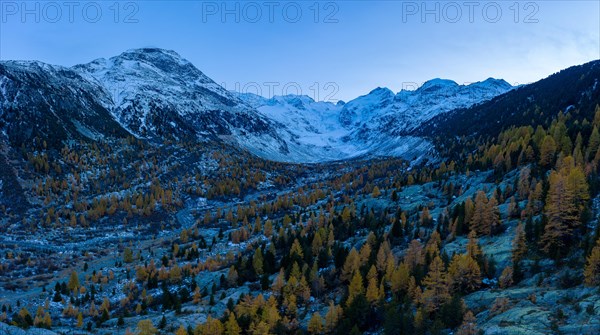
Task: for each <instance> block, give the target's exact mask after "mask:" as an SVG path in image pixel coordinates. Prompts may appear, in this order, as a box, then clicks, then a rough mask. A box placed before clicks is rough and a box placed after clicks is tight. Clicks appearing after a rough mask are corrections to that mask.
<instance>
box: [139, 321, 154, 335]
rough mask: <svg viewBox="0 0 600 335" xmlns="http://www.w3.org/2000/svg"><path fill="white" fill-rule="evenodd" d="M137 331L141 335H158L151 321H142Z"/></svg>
mask: <svg viewBox="0 0 600 335" xmlns="http://www.w3.org/2000/svg"><path fill="white" fill-rule="evenodd" d="M137 329H138V334H139V335H156V334H157V333H158V329H156V327H154V324H152V320H150V319H145V320H140V321H139V322H138V324H137Z"/></svg>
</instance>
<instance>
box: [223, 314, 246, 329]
mask: <svg viewBox="0 0 600 335" xmlns="http://www.w3.org/2000/svg"><path fill="white" fill-rule="evenodd" d="M241 333H242V328H241V327H240V325H239V324H238V322H237V320H236V319H235V315H234V314H233V313H231V312H230V313H229V317H228V318H227V321H225V333H224V334H225V335H240V334H241Z"/></svg>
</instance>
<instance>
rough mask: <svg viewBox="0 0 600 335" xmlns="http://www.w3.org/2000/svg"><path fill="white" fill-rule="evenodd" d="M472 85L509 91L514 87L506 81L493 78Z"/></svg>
mask: <svg viewBox="0 0 600 335" xmlns="http://www.w3.org/2000/svg"><path fill="white" fill-rule="evenodd" d="M471 85H476V86H486V87H502V88H506V89H509V88H511V87H512V85H511V84H509V83H508V82H507V81H506V80H504V79H496V78H492V77H490V78H488V79H486V80H484V81H479V82H476V83H473V84H471Z"/></svg>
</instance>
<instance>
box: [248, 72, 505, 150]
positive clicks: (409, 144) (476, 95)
mask: <svg viewBox="0 0 600 335" xmlns="http://www.w3.org/2000/svg"><path fill="white" fill-rule="evenodd" d="M511 88H512V86H511V85H510V84H508V83H507V82H506V81H504V80H498V79H492V78H490V79H487V80H485V81H483V82H477V83H473V84H470V85H458V84H457V83H455V82H454V81H451V80H443V79H433V80H430V81H428V82H426V83H424V84H423V85H422V86H421V87H420V88H419V89H417V90H414V91H406V90H403V91H401V92H399V93H398V94H394V92H392V91H391V90H389V89H388V88H376V89H374V90H373V91H371V92H370V93H369V94H367V95H364V96H361V97H358V98H356V99H354V100H351V101H349V102H348V103H345V104H333V103H329V102H317V101H314V100H313V99H311V98H310V97H307V96H294V95H288V96H275V97H273V98H271V99H267V98H263V97H260V96H257V95H254V94H251V93H245V94H239V93H238V94H237V95H238V97H239V98H240V99H241V100H242V101H244V102H245V103H246V104H247V105H250V106H252V107H253V108H255V109H256V110H258V112H259V113H260V114H261V115H262V116H264V117H266V118H268V119H270V120H272V121H273V122H275V123H276V124H277V125H278V127H277V128H278V131H279V133H280V134H281V137H282V138H284V139H286V141H287V142H288V145H289V146H290V147H291V148H292V149H291V151H295V152H297V153H305V156H306V158H305V159H309V160H310V159H311V158H312V160H314V161H320V160H332V159H347V158H353V157H357V156H362V155H378V156H382V155H383V156H402V157H406V158H410V159H414V158H415V157H419V156H421V155H422V154H423V153H426V152H427V151H429V150H430V149H431V147H432V146H431V144H430V143H429V142H428V141H426V140H425V139H423V138H421V137H415V136H411V133H412V132H413V131H414V130H415V129H417V128H418V127H419V126H420V125H421V124H423V123H424V122H427V121H429V120H431V119H432V118H433V117H435V116H437V115H440V114H442V113H446V112H449V111H452V110H454V109H457V108H465V107H469V106H472V105H474V104H477V103H481V102H484V101H487V100H489V99H492V98H494V97H495V96H497V95H500V94H503V93H505V92H507V91H509V90H510V89H511Z"/></svg>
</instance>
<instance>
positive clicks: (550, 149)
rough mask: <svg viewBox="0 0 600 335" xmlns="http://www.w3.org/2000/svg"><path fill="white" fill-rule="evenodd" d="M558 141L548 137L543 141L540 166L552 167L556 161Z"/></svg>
mask: <svg viewBox="0 0 600 335" xmlns="http://www.w3.org/2000/svg"><path fill="white" fill-rule="evenodd" d="M556 149H557V148H556V141H555V140H554V138H552V136H550V135H546V137H544V140H543V141H542V144H541V148H540V165H541V166H544V167H548V166H550V164H552V162H553V161H554V156H555V154H556Z"/></svg>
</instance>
